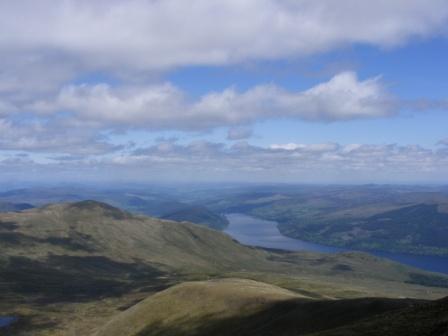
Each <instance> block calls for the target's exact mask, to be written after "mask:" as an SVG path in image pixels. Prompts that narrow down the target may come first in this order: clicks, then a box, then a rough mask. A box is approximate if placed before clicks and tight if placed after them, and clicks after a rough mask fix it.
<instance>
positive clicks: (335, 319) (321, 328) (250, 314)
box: [95, 279, 448, 336]
mask: <svg viewBox="0 0 448 336" xmlns="http://www.w3.org/2000/svg"><path fill="white" fill-rule="evenodd" d="M437 304H438V303H435V304H429V305H428V304H423V303H421V302H418V301H412V300H397V299H395V300H392V299H352V300H338V301H331V300H325V301H322V300H311V299H310V298H306V297H304V296H301V295H298V294H295V293H293V292H290V291H285V290H284V289H282V288H279V287H275V286H272V285H267V284H263V283H260V282H254V281H248V280H241V279H225V280H217V281H207V282H194V283H184V284H181V285H178V286H174V287H172V288H170V289H168V290H165V291H163V292H160V293H158V294H156V295H154V296H152V297H150V298H148V299H146V300H144V301H142V302H140V303H139V304H137V305H135V306H134V307H132V308H130V309H128V310H126V311H124V312H123V313H120V314H118V315H117V316H116V317H114V318H113V319H112V320H111V321H110V322H108V323H107V324H106V325H105V326H104V327H102V328H101V329H100V330H99V331H98V332H97V333H96V334H95V335H96V336H156V335H157V336H174V335H185V336H206V335H214V336H226V335H238V336H249V335H259V336H264V335H266V336H267V335H279V336H281V335H284V336H299V335H311V334H312V335H317V334H321V333H322V334H324V335H333V334H334V332H335V330H336V332H337V333H338V334H340V335H349V334H345V333H343V332H344V331H347V330H350V335H367V334H369V332H370V334H372V335H378V336H379V335H411V334H412V335H423V334H421V333H412V329H411V328H409V324H413V323H412V322H411V323H409V321H407V320H406V319H405V317H408V316H413V317H422V316H425V317H426V319H425V321H423V322H422V326H423V325H424V326H426V327H427V326H428V325H429V324H430V323H431V326H436V327H437V324H438V323H443V319H444V318H446V317H448V312H447V311H445V312H443V311H442V310H441V309H440V308H441V307H440V308H439V311H438V314H434V315H431V312H432V311H433V307H434V306H435V305H437ZM446 307H447V306H446V304H445V308H446ZM427 310H429V311H427ZM416 311H418V314H415V312H416ZM385 312H387V314H385V315H381V318H379V317H377V316H378V315H380V314H384V313H385ZM390 316H400V317H401V318H399V319H392V318H390ZM368 318H370V320H367V322H364V321H365V320H366V319H368ZM428 320H429V321H428ZM422 326H420V327H419V328H418V329H414V331H415V330H420V331H423V330H424V329H423V327H422ZM392 327H393V329H392ZM402 327H405V330H407V331H408V333H400V332H399V331H400V330H402V329H401V328H402ZM380 330H381V332H380ZM392 330H393V332H394V333H392ZM430 330H431V329H428V330H427V331H428V334H429V331H430ZM397 331H398V333H397ZM370 334H369V335H370Z"/></svg>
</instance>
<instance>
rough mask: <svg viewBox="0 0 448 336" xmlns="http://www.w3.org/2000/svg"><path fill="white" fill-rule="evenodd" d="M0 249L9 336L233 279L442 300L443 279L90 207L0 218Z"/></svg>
mask: <svg viewBox="0 0 448 336" xmlns="http://www.w3.org/2000/svg"><path fill="white" fill-rule="evenodd" d="M0 242H1V244H0V289H1V291H0V315H5V316H18V317H20V318H19V323H18V324H17V328H19V329H20V330H15V334H16V335H39V336H40V335H67V333H68V330H74V332H76V333H78V334H82V335H88V334H89V333H90V332H91V331H92V330H94V329H95V328H96V327H98V325H101V324H103V323H104V322H105V321H107V320H108V319H109V318H110V316H111V315H114V314H116V313H117V312H118V311H120V310H123V309H126V308H127V307H129V306H131V305H133V304H134V303H135V302H136V301H139V300H142V299H144V298H146V297H148V295H151V294H154V293H156V292H158V291H160V290H161V289H164V288H166V287H168V286H171V285H173V284H176V283H180V282H183V281H186V280H206V279H218V278H222V277H238V278H244V279H252V280H257V281H263V282H265V283H270V284H274V285H277V286H280V287H283V288H286V289H289V290H290V291H293V292H294V293H296V294H301V295H302V296H306V297H312V298H321V299H324V298H325V299H340V298H356V297H358V298H359V297H365V296H371V297H413V298H440V297H442V296H446V295H448V278H447V277H444V276H442V275H438V274H431V273H427V272H422V271H419V270H417V269H413V268H410V267H406V266H404V265H400V264H397V263H393V262H390V261H386V260H383V259H380V258H376V257H373V256H370V255H367V254H362V253H345V254H336V255H326V254H316V253H285V252H281V251H267V250H260V249H255V248H251V247H246V246H242V245H240V244H239V243H237V242H236V241H234V240H233V239H231V238H230V237H229V236H227V235H226V234H224V233H221V232H218V231H215V230H211V229H208V228H205V227H202V226H198V225H193V224H188V223H177V222H172V221H165V220H160V219H154V218H149V217H145V216H140V215H132V214H130V213H128V212H126V211H122V210H120V209H117V208H114V207H112V206H110V205H107V204H104V203H100V202H96V201H81V202H76V203H66V204H54V205H48V206H45V207H43V208H37V209H31V210H27V211H23V212H20V213H3V214H0ZM76 333H75V334H76Z"/></svg>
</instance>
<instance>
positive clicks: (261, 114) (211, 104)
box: [28, 72, 396, 136]
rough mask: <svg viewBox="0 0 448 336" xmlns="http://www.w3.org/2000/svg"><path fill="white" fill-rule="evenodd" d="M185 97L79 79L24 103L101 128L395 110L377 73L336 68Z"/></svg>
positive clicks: (174, 91) (168, 88)
mask: <svg viewBox="0 0 448 336" xmlns="http://www.w3.org/2000/svg"><path fill="white" fill-rule="evenodd" d="M186 96H187V95H186V94H185V93H184V92H182V91H181V90H180V89H178V88H176V87H174V86H173V85H171V84H164V85H155V86H147V87H111V86H110V85H106V84H98V85H86V84H83V85H77V86H75V85H71V86H67V87H64V88H63V89H62V90H61V91H60V92H59V94H58V95H57V96H56V97H55V98H53V99H52V100H46V101H40V102H36V103H34V104H32V105H30V106H29V107H28V108H29V109H32V110H35V111H38V112H41V113H49V112H57V111H70V112H72V113H73V114H74V115H76V116H77V117H78V118H80V119H81V120H86V121H89V122H97V123H100V124H102V125H105V126H106V127H107V126H109V127H118V126H119V125H120V126H128V127H134V128H148V129H183V130H201V129H210V128H214V127H220V126H232V125H241V124H246V123H251V122H255V121H259V120H266V119H275V118H293V119H302V120H310V121H336V120H350V119H359V118H374V117H383V116H388V115H391V114H393V113H395V112H396V111H395V103H394V100H393V98H392V97H391V96H390V95H389V94H388V93H387V92H386V90H385V89H384V87H383V85H382V83H381V80H380V78H379V77H376V78H370V79H367V80H358V78H357V76H356V74H355V73H353V72H343V73H340V74H338V75H336V76H334V77H333V78H331V79H330V80H329V81H328V82H325V83H322V84H319V85H316V86H314V87H312V88H310V89H308V90H305V91H296V92H294V91H288V90H285V89H283V88H281V87H278V86H275V85H259V86H256V87H253V88H251V89H249V90H247V91H244V92H238V91H237V90H236V89H234V88H229V89H226V90H224V91H222V92H213V93H209V94H206V95H204V96H202V97H201V98H200V99H198V100H197V101H190V100H189V99H188V98H187V97H186ZM236 130H237V129H236ZM232 132H233V135H234V136H235V135H238V134H236V133H235V132H236V131H232ZM240 133H241V129H240ZM246 133H247V132H246ZM239 135H240V136H241V134H239ZM246 136H247V135H246Z"/></svg>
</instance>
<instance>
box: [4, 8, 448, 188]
mask: <svg viewBox="0 0 448 336" xmlns="http://www.w3.org/2000/svg"><path fill="white" fill-rule="evenodd" d="M0 54H1V57H0V176H1V177H0V182H5V181H9V182H11V181H13V182H14V181H16V182H20V181H39V182H45V181H51V182H55V181H56V182H57V181H61V182H89V181H102V182H104V181H116V182H139V181H141V182H163V181H166V182H176V181H179V182H181V181H182V182H225V181H247V182H294V183H296V182H307V183H447V178H448V80H447V78H448V0H426V1H423V0H378V1H375V2H371V1H364V0H363V1H360V0H339V1H332V0H319V1H315V0H314V1H312V0H275V1H274V0H192V1H185V0H129V1H118V0H107V1H106V0H95V1H87V0H77V1H75V0H63V1H60V0H41V1H31V0H17V1H1V2H0Z"/></svg>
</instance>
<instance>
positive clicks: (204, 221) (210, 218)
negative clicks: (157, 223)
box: [161, 206, 229, 230]
mask: <svg viewBox="0 0 448 336" xmlns="http://www.w3.org/2000/svg"><path fill="white" fill-rule="evenodd" d="M161 218H163V219H169V220H173V221H176V222H191V223H195V224H200V225H205V226H208V227H210V228H212V229H216V230H223V229H225V228H226V227H227V225H228V223H229V222H228V221H227V219H226V217H225V216H222V215H218V214H216V213H214V212H212V211H210V210H209V209H207V208H206V207H203V206H190V207H184V208H182V209H180V210H177V211H174V212H171V213H167V214H165V215H163V216H162V217H161Z"/></svg>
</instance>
